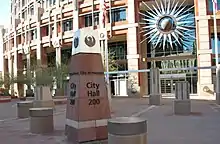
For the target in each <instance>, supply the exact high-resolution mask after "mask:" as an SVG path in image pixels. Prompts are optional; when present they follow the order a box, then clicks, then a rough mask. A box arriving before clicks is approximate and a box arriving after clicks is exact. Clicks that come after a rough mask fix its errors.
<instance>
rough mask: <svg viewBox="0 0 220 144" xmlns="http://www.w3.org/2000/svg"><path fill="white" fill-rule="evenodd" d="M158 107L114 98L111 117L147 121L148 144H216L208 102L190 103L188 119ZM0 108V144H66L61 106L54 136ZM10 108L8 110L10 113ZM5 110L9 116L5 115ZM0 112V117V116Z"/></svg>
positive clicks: (219, 117) (217, 116)
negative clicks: (38, 131)
mask: <svg viewBox="0 0 220 144" xmlns="http://www.w3.org/2000/svg"><path fill="white" fill-rule="evenodd" d="M162 103H163V104H162V105H161V106H149V105H148V100H147V99H135V98H114V99H113V103H112V105H113V111H114V112H113V117H117V116H140V117H144V118H146V119H147V120H148V144H217V143H219V139H220V137H219V131H220V107H219V106H217V105H215V104H213V102H211V101H193V102H192V114H191V115H190V116H175V115H173V114H172V101H171V100H168V99H166V100H163V101H162ZM13 104H14V103H8V105H7V106H6V107H7V109H5V108H4V109H2V108H3V106H1V104H0V108H1V109H0V120H3V118H7V119H8V120H5V121H0V139H1V142H0V143H1V144H14V143H16V142H17V143H22V144H26V143H27V144H28V143H32V144H39V143H47V144H67V142H66V139H65V136H64V125H65V105H61V106H56V111H55V115H54V124H55V132H54V133H53V134H50V135H34V134H31V133H29V119H24V120H16V119H13V118H15V117H16V115H14V114H16V107H12V106H13ZM10 106H11V109H10ZM7 110H9V111H8V112H10V113H11V114H6V112H7ZM3 111H4V112H3ZM2 112H3V113H2Z"/></svg>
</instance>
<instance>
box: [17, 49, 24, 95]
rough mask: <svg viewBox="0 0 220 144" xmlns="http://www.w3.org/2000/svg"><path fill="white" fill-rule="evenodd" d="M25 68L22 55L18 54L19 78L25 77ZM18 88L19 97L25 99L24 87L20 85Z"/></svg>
mask: <svg viewBox="0 0 220 144" xmlns="http://www.w3.org/2000/svg"><path fill="white" fill-rule="evenodd" d="M23 66H24V65H23V58H22V54H21V53H18V56H17V68H18V72H17V77H19V76H22V75H23ZM17 88H18V96H19V97H23V96H24V85H23V84H19V83H18V84H17Z"/></svg>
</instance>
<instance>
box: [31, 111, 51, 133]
mask: <svg viewBox="0 0 220 144" xmlns="http://www.w3.org/2000/svg"><path fill="white" fill-rule="evenodd" d="M30 118H31V119H30V131H31V133H35V134H43V133H51V132H53V130H54V122H53V108H31V109H30Z"/></svg>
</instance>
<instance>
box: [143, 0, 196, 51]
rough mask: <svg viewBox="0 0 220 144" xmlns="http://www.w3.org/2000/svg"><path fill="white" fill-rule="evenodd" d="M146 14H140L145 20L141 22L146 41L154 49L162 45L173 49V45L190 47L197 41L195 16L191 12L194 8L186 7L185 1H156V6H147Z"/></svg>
mask: <svg viewBox="0 0 220 144" xmlns="http://www.w3.org/2000/svg"><path fill="white" fill-rule="evenodd" d="M142 3H143V5H144V6H145V7H146V8H147V9H148V10H145V12H144V13H143V12H139V13H140V14H141V15H142V16H143V18H142V21H143V22H140V24H141V25H144V26H143V27H142V31H141V33H143V36H144V39H143V40H142V41H141V43H143V42H144V41H146V40H148V43H150V42H151V43H152V44H153V46H154V48H155V47H156V46H157V45H158V44H161V46H162V45H163V50H164V49H165V46H166V45H167V44H168V46H170V47H171V49H173V45H176V46H178V45H179V46H181V45H182V46H185V47H189V45H191V44H192V42H194V41H195V36H194V35H195V26H194V15H193V14H192V13H191V12H190V11H191V10H192V9H193V8H194V6H192V7H189V6H187V5H184V3H185V1H183V2H182V3H179V2H178V1H176V0H172V2H171V0H161V1H160V2H158V1H157V0H155V4H153V5H151V6H152V7H150V6H149V5H147V4H146V3H145V2H142Z"/></svg>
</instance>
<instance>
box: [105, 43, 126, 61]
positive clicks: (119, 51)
mask: <svg viewBox="0 0 220 144" xmlns="http://www.w3.org/2000/svg"><path fill="white" fill-rule="evenodd" d="M108 47H109V52H110V54H114V55H113V57H114V59H116V60H124V59H126V56H127V42H126V41H123V42H113V43H109V44H108Z"/></svg>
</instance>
